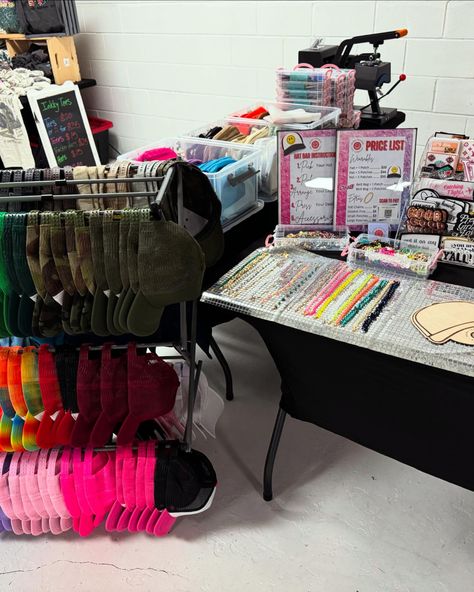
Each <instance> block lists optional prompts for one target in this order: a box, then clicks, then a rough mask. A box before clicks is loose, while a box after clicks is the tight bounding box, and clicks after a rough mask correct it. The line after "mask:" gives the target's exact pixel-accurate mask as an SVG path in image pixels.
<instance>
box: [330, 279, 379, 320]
mask: <svg viewBox="0 0 474 592" xmlns="http://www.w3.org/2000/svg"><path fill="white" fill-rule="evenodd" d="M368 279H369V282H368V283H367V285H366V286H365V288H364V289H363V290H361V291H360V292H359V293H358V294H357V295H356V297H355V298H354V300H353V301H352V302H350V303H349V304H348V306H347V307H346V308H345V309H344V310H343V311H342V312H341V314H340V315H339V316H338V317H337V319H336V324H337V325H339V324H341V322H342V320H343V319H344V317H346V315H348V314H349V313H350V312H351V310H353V309H354V306H355V305H356V304H357V303H358V302H360V301H361V300H362V298H364V296H367V294H369V292H370V291H371V290H372V288H373V287H374V286H375V285H376V284H377V282H378V281H379V279H380V278H379V277H377V276H375V277H374V276H370V277H369V278H368ZM354 314H356V313H354ZM351 318H353V317H351Z"/></svg>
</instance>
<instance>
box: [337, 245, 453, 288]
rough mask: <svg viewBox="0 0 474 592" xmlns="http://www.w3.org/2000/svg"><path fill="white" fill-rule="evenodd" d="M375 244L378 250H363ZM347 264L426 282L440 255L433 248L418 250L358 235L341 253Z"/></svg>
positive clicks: (414, 247)
mask: <svg viewBox="0 0 474 592" xmlns="http://www.w3.org/2000/svg"><path fill="white" fill-rule="evenodd" d="M375 241H377V242H378V243H380V244H381V245H382V249H380V250H372V249H370V248H364V247H365V246H366V245H370V244H371V243H373V242H375ZM342 254H343V255H345V254H347V262H348V263H350V264H353V265H355V266H360V265H364V266H369V267H374V268H379V269H385V270H388V269H389V270H390V271H396V272H400V273H404V274H408V275H414V276H418V277H421V278H427V277H429V275H430V274H432V273H433V271H434V270H435V269H436V265H437V262H438V259H439V258H440V256H441V254H442V251H441V250H440V249H438V247H435V246H429V247H418V246H414V245H412V244H410V243H409V242H407V241H403V239H402V240H396V239H391V238H381V237H378V236H374V235H369V234H360V235H359V236H358V237H357V238H356V240H355V241H354V242H353V243H351V244H350V245H348V246H347V248H346V249H345V250H344V251H343V252H342Z"/></svg>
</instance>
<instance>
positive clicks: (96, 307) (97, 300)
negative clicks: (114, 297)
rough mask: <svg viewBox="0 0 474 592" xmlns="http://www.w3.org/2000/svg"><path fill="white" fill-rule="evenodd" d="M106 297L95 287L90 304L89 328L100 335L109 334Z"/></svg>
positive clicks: (105, 335)
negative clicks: (92, 302)
mask: <svg viewBox="0 0 474 592" xmlns="http://www.w3.org/2000/svg"><path fill="white" fill-rule="evenodd" d="M108 300H109V299H108V298H107V296H106V295H105V294H104V292H103V291H102V290H99V289H97V290H96V291H95V294H94V304H93V305H92V317H91V328H92V331H93V332H94V333H95V334H96V335H99V336H100V337H107V336H108V335H110V333H109V330H108V328H107V305H108Z"/></svg>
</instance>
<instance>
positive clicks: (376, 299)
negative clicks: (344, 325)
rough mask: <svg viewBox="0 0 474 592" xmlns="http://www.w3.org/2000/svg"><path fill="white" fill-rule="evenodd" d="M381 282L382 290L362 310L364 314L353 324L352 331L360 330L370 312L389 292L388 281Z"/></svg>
mask: <svg viewBox="0 0 474 592" xmlns="http://www.w3.org/2000/svg"><path fill="white" fill-rule="evenodd" d="M383 281H384V286H383V288H382V289H381V290H379V292H378V294H377V295H376V296H375V297H374V298H373V300H372V301H371V302H370V304H369V305H368V306H367V308H366V309H365V310H364V313H363V314H362V316H361V318H360V319H359V320H358V321H357V322H356V323H355V324H354V326H353V328H352V331H359V330H360V328H361V327H362V325H363V324H364V321H365V320H366V319H367V318H368V317H369V316H370V315H371V314H372V312H373V311H374V310H375V309H376V308H377V306H378V304H379V302H380V301H381V300H382V298H383V297H384V296H385V294H386V293H387V292H388V291H389V289H390V282H389V281H388V280H383Z"/></svg>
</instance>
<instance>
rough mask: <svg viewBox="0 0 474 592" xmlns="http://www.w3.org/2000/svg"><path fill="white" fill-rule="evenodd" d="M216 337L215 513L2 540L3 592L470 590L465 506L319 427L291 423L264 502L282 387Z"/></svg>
mask: <svg viewBox="0 0 474 592" xmlns="http://www.w3.org/2000/svg"><path fill="white" fill-rule="evenodd" d="M216 337H217V339H218V341H219V343H220V344H221V346H222V349H223V351H224V352H225V354H226V356H227V357H228V360H229V362H230V364H231V367H232V370H233V374H234V378H235V393H236V399H235V401H234V402H232V403H228V404H227V405H226V409H225V412H224V415H223V417H222V418H221V421H220V424H219V428H218V439H217V440H216V441H211V440H207V441H204V442H202V441H198V442H197V443H196V447H197V448H199V449H201V450H202V451H204V452H206V453H207V454H208V455H209V457H210V458H211V459H212V461H213V462H214V465H215V467H216V470H217V473H218V477H219V489H218V492H217V495H216V499H215V502H214V505H213V507H212V508H211V510H210V511H209V512H208V513H207V514H203V515H199V516H195V517H189V518H187V519H184V518H181V519H180V521H179V522H178V523H177V525H176V527H175V529H174V531H173V532H172V533H171V534H170V535H169V536H168V537H167V538H165V539H153V538H149V537H147V536H146V535H141V534H139V535H120V536H115V537H113V538H111V537H110V535H107V534H106V533H105V532H104V531H99V532H96V533H95V534H94V535H93V536H92V537H91V538H89V539H83V540H81V539H80V538H78V537H77V536H75V535H73V534H68V535H65V536H62V537H53V536H48V537H44V538H37V539H33V538H17V537H14V536H7V537H6V536H5V535H2V536H1V537H0V541H1V547H0V548H1V554H0V592H3V591H6V590H10V589H11V590H21V591H22V592H50V591H52V590H54V592H63V591H68V592H76V591H78V590H81V591H86V592H95V591H99V590H100V591H101V592H122V591H126V590H134V589H137V590H140V591H141V592H152V591H153V592H155V591H160V590H162V591H165V592H221V591H222V592H242V590H249V591H251V592H253V591H256V592H257V591H258V592H280V591H282V592H283V591H285V592H286V591H287V590H289V591H292V592H293V591H294V592H356V591H358V592H470V591H471V590H474V561H473V559H474V523H473V518H474V495H473V494H472V493H470V492H468V491H465V490H463V489H461V488H459V487H456V486H454V485H450V484H448V483H445V482H443V481H440V480H438V479H435V478H433V477H429V476H427V475H424V474H423V473H420V472H418V471H416V470H414V469H411V468H409V467H406V466H404V465H402V464H400V463H398V462H396V461H393V460H390V459H387V458H385V457H383V456H381V455H379V454H376V453H374V452H371V451H369V450H366V449H364V448H362V447H360V446H358V445H356V444H352V443H351V442H349V441H347V440H345V439H343V438H340V437H338V436H335V435H333V434H330V433H328V432H326V431H324V430H321V429H319V428H316V427H315V426H312V425H309V424H304V423H301V422H297V421H294V420H291V419H290V420H289V421H288V422H287V425H286V429H285V432H284V435H283V438H282V443H281V447H280V451H279V456H278V458H277V465H276V471H275V481H274V487H275V495H276V498H275V500H274V501H273V502H271V503H265V502H263V501H262V498H261V473H262V467H263V462H264V458H265V453H266V447H267V444H268V440H269V437H270V434H271V429H272V426H273V422H274V419H275V413H276V406H277V402H278V397H279V395H278V391H279V378H278V375H277V373H276V370H275V368H274V366H273V363H272V361H271V359H270V358H269V356H268V353H267V351H266V349H265V348H264V346H263V344H262V342H261V340H260V338H259V337H258V335H257V334H256V333H255V332H254V331H253V330H252V329H251V328H250V327H248V326H247V325H246V324H244V323H243V322H241V321H235V322H233V323H231V324H228V325H225V326H222V327H221V328H220V329H219V330H218V331H217V332H216ZM205 372H206V374H207V376H208V378H209V381H210V384H211V385H212V386H213V387H214V388H215V389H216V390H217V391H218V392H223V386H224V381H223V376H222V373H221V371H220V368H219V366H218V365H217V364H216V363H215V362H207V361H206V363H205ZM473 421H474V420H473Z"/></svg>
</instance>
